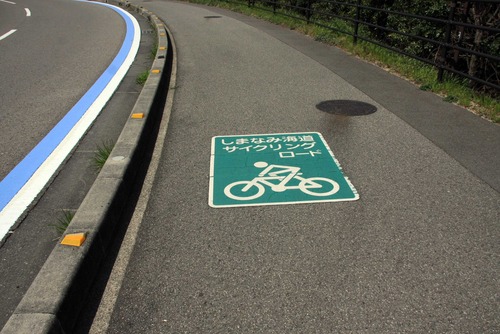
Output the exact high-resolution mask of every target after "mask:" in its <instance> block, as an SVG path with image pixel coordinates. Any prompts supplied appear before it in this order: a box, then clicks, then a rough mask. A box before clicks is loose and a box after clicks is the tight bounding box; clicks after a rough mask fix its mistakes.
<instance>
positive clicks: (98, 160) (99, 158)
mask: <svg viewBox="0 0 500 334" xmlns="http://www.w3.org/2000/svg"><path fill="white" fill-rule="evenodd" d="M113 147H114V144H113V143H112V142H110V141H105V142H102V143H101V144H100V145H96V150H95V151H94V156H93V157H92V160H91V163H92V166H93V167H94V169H95V170H96V172H99V171H100V170H101V169H102V167H103V166H104V164H105V163H106V160H108V158H109V155H110V154H111V151H112V150H113Z"/></svg>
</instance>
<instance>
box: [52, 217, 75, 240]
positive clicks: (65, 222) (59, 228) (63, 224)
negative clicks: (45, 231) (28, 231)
mask: <svg viewBox="0 0 500 334" xmlns="http://www.w3.org/2000/svg"><path fill="white" fill-rule="evenodd" d="M74 216H75V212H74V211H71V210H61V212H60V213H59V217H57V221H56V222H55V223H54V224H50V225H49V226H50V227H53V228H54V230H55V231H56V233H57V236H58V238H60V237H61V236H62V235H63V234H64V232H65V231H66V229H67V228H68V226H69V224H70V223H71V220H72V219H73V217H74Z"/></svg>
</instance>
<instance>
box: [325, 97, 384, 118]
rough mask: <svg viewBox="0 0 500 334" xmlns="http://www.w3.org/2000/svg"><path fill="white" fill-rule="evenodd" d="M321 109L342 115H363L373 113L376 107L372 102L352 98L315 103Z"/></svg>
mask: <svg viewBox="0 0 500 334" xmlns="http://www.w3.org/2000/svg"><path fill="white" fill-rule="evenodd" d="M316 108H318V109H319V110H321V111H324V112H327V113H329V114H334V115H342V116H363V115H369V114H373V113H374V112H376V111H377V107H375V106H374V105H372V104H369V103H366V102H361V101H353V100H329V101H323V102H320V103H318V104H317V105H316Z"/></svg>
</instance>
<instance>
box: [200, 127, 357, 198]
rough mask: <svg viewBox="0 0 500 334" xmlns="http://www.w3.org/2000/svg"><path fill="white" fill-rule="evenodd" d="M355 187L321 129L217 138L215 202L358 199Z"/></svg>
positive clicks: (214, 144)
mask: <svg viewBox="0 0 500 334" xmlns="http://www.w3.org/2000/svg"><path fill="white" fill-rule="evenodd" d="M358 198H359V196H358V193H357V192H356V189H354V187H353V185H352V184H351V183H350V182H349V180H348V179H347V178H346V177H345V176H344V175H343V174H342V171H341V168H340V166H339V163H338V162H337V160H336V159H335V157H334V156H333V153H332V151H331V150H330V148H329V147H328V144H327V143H326V142H325V140H324V139H323V136H322V135H321V134H320V133H318V132H305V133H278V134H260V135H241V136H216V137H213V138H212V156H211V161H210V194H209V205H210V206H211V207H233V206H255V205H278V204H296V203H312V202H337V201H354V200H357V199H358Z"/></svg>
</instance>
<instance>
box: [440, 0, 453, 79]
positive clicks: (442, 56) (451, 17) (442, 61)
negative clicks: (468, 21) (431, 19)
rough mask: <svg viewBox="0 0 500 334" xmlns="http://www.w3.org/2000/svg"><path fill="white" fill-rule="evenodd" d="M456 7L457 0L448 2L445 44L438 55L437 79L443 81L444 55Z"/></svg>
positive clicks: (449, 40)
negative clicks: (448, 10)
mask: <svg viewBox="0 0 500 334" xmlns="http://www.w3.org/2000/svg"><path fill="white" fill-rule="evenodd" d="M456 8H457V0H452V1H451V2H450V12H449V13H448V22H447V23H446V33H445V45H444V47H443V49H442V52H441V54H440V55H439V57H438V62H439V63H438V64H437V66H438V68H439V70H438V81H439V82H443V74H444V67H443V66H444V65H445V64H446V57H447V55H446V54H447V53H448V45H449V44H450V43H451V25H452V22H453V18H454V16H455V9H456Z"/></svg>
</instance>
